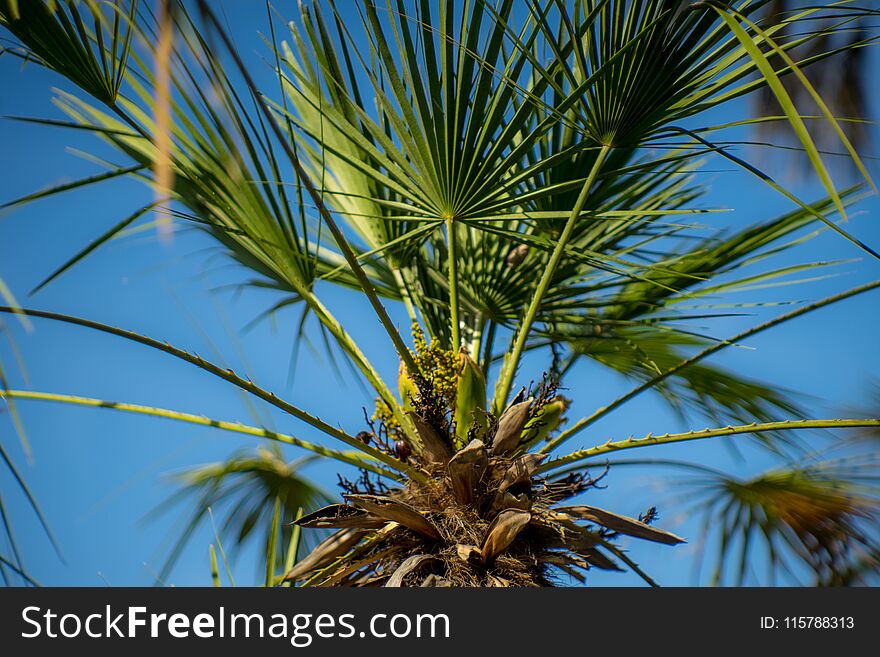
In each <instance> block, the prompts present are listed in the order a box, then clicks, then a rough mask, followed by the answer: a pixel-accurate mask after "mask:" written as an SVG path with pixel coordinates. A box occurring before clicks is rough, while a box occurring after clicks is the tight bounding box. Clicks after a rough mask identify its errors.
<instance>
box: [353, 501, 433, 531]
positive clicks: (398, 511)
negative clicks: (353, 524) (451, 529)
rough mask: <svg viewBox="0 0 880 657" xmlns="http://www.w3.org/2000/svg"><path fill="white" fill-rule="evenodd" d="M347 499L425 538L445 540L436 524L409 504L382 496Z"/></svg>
mask: <svg viewBox="0 0 880 657" xmlns="http://www.w3.org/2000/svg"><path fill="white" fill-rule="evenodd" d="M345 499H347V500H349V501H351V502H353V503H354V504H356V505H357V506H359V507H361V508H362V509H363V510H364V511H367V512H369V513H372V514H373V515H377V516H379V517H381V518H385V519H387V520H393V521H394V522H397V523H400V524H401V525H403V526H404V527H406V528H407V529H411V530H412V531H414V532H416V533H417V534H420V535H421V536H424V537H425V538H429V539H431V540H433V541H442V540H443V537H442V536H441V535H440V532H439V531H437V528H436V527H435V526H434V523H432V522H431V521H430V520H428V519H427V518H426V517H425V516H423V515H422V514H421V512H420V511H418V510H417V509H415V508H413V507H411V506H410V505H409V504H406V503H404V502H398V501H397V500H392V499H391V498H390V497H382V496H380V495H345Z"/></svg>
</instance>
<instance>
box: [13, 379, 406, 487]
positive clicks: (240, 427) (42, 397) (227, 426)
mask: <svg viewBox="0 0 880 657" xmlns="http://www.w3.org/2000/svg"><path fill="white" fill-rule="evenodd" d="M0 398H12V399H30V400H35V401H48V402H57V403H62V404H74V405H77V406H91V407H94V408H109V409H112V410H116V411H122V412H125V413H138V414H140V415H151V416H153V417H162V418H165V419H168V420H176V421H178V422H187V423H189V424H197V425H201V426H206V427H214V428H215V429H222V430H224V431H231V432H234V433H242V434H245V435H248V436H257V437H259V438H267V439H268V440H274V441H276V442H280V443H285V444H287V445H293V446H295V447H300V448H302V449H305V450H308V451H310V452H314V453H315V454H319V455H321V456H326V457H328V458H332V459H335V460H337V461H341V462H343V463H348V464H349V465H353V466H355V467H358V468H363V469H365V470H369V471H370V472H374V473H376V474H378V475H382V476H383V477H390V478H392V479H398V480H399V479H401V475H400V474H398V473H396V472H392V471H390V470H386V469H385V468H382V467H380V466H378V465H377V464H375V463H373V462H372V461H370V460H367V459H364V458H360V457H359V456H357V455H355V454H352V453H351V452H341V451H339V450H335V449H328V448H327V447H323V446H322V445H317V444H315V443H311V442H308V441H306V440H301V439H299V438H296V437H294V436H291V435H289V434H285V433H279V432H277V431H270V430H269V429H263V428H261V427H254V426H250V425H247V424H241V423H239V422H226V421H224V420H215V419H213V418H209V417H205V416H204V415H194V414H192V413H184V412H181V411H173V410H170V409H167V408H158V407H155V406H143V405H141V404H128V403H125V402H114V401H108V400H105V399H95V398H92V397H79V396H76V395H65V394H58V393H50V392H34V391H30V390H2V391H0Z"/></svg>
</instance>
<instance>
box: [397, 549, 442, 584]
mask: <svg viewBox="0 0 880 657" xmlns="http://www.w3.org/2000/svg"><path fill="white" fill-rule="evenodd" d="M431 561H437V557H434V556H432V555H430V554H415V555H413V556H411V557H408V558H407V559H405V560H404V562H403V563H402V564H400V567H399V568H398V569H397V570H395V571H394V573H393V574H392V575H391V578H390V579H389V580H388V582H386V584H385V587H386V588H399V587H401V586H403V578H404V577H406V576H407V575H409V574H410V573H412V572H415V571H416V570H418V569H419V568H421V567H423V566H425V565H427V564H428V563H429V562H431Z"/></svg>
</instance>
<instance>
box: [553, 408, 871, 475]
mask: <svg viewBox="0 0 880 657" xmlns="http://www.w3.org/2000/svg"><path fill="white" fill-rule="evenodd" d="M857 427H880V419H862V420H859V419H832V420H782V421H780V422H762V423H757V422H753V423H752V424H743V425H738V426H727V427H718V428H716V429H703V430H700V431H688V432H686V433H666V434H662V435H659V436H655V435H654V434H651V433H649V434H648V435H646V436H642V437H641V438H633V437H629V438H627V439H625V440H618V441H612V440H609V441H608V442H605V443H603V444H601V445H596V446H595V447H589V448H587V449H580V450H577V451H575V452H572V453H571V454H567V455H566V456H562V457H560V458H558V459H554V460H552V461H548V462H547V463H545V464H544V465H541V466H540V467H538V469H537V470H536V473H541V472H547V471H549V470H555V469H556V468H560V467H563V466H566V465H570V464H572V463H576V462H579V461H585V460H587V459H590V458H593V457H595V456H598V455H600V454H607V453H609V452H617V451H620V450H622V449H633V448H635V447H645V446H647V445H666V444H669V443H679V442H683V441H686V440H702V439H704V438H715V437H717V436H733V435H737V434H743V433H762V432H767V431H787V430H792V429H845V428H857Z"/></svg>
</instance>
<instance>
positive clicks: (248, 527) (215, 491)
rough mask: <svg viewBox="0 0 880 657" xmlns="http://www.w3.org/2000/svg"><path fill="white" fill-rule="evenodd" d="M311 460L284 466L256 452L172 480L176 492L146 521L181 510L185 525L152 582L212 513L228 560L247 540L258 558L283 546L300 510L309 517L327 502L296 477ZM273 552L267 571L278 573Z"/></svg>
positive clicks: (279, 556) (274, 453) (276, 456)
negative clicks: (276, 513) (257, 551)
mask: <svg viewBox="0 0 880 657" xmlns="http://www.w3.org/2000/svg"><path fill="white" fill-rule="evenodd" d="M313 460H314V457H308V458H305V459H299V460H296V461H291V462H288V461H286V460H284V458H283V455H282V454H281V451H280V450H278V449H275V448H259V449H257V450H247V451H244V452H241V453H238V454H236V455H234V456H231V457H229V458H228V459H226V460H224V461H220V462H217V463H209V464H206V465H200V466H196V467H192V468H189V469H186V470H183V471H182V472H179V473H177V474H175V475H174V476H173V478H172V481H173V482H174V483H175V485H176V487H178V488H179V490H177V491H176V492H175V493H174V494H173V495H172V496H171V497H170V498H169V499H168V500H167V501H166V502H164V503H163V504H162V505H160V506H159V507H157V508H156V509H155V510H154V511H153V512H151V516H155V515H157V514H159V513H165V512H168V511H170V510H171V509H172V508H177V507H180V506H181V505H182V506H183V508H184V511H183V513H184V515H185V516H186V521H185V524H184V527H183V529H182V530H181V531H180V534H179V537H178V539H177V540H176V541H175V543H174V545H173V547H172V549H171V550H170V552H169V555H168V558H167V559H166V561H165V563H164V565H163V566H162V570H161V572H160V573H159V576H158V578H157V580H158V581H164V580H165V578H166V577H167V576H168V574H169V573H170V572H171V569H172V568H173V567H174V565H175V563H176V562H177V560H178V559H179V558H180V555H181V553H182V551H183V550H184V548H185V547H186V546H187V544H188V543H189V542H190V541H191V540H192V536H193V534H194V533H195V532H196V530H198V528H199V527H201V526H202V524H203V523H205V522H206V521H207V520H208V517H209V514H211V513H213V516H214V519H215V520H216V522H217V532H218V540H222V541H223V545H225V546H231V548H229V549H228V553H229V558H230V559H231V560H234V559H235V557H236V555H238V554H239V553H240V551H241V550H242V549H243V548H244V547H245V546H246V545H247V544H248V543H249V542H250V541H252V540H256V541H258V542H259V543H260V544H261V551H262V553H263V554H266V553H267V551H268V549H269V547H270V546H271V545H272V544H273V543H275V544H276V545H284V546H286V545H287V544H288V543H289V542H290V539H291V533H292V531H293V521H294V520H296V518H297V514H298V513H299V512H300V511H299V510H301V509H302V510H305V511H306V512H309V511H312V510H314V509H316V508H318V507H319V506H322V505H324V504H329V503H330V502H331V501H332V500H331V498H330V497H329V496H328V495H327V494H326V493H324V492H323V491H321V490H320V489H319V488H317V487H316V486H315V485H314V484H312V483H311V482H309V480H308V479H306V478H305V477H304V476H303V475H302V474H301V470H302V469H303V468H304V467H305V466H306V465H307V464H308V463H309V462H310V461H313ZM276 505H278V507H279V509H280V512H279V513H280V517H279V518H275V517H274V509H275V507H276ZM279 541H280V543H279ZM305 547H306V546H305V544H304V548H305ZM274 552H275V557H276V558H275V560H274V563H273V564H272V568H273V569H274V570H275V571H280V570H281V568H282V567H283V566H284V558H283V557H284V556H285V555H283V551H282V550H275V551H274Z"/></svg>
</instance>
